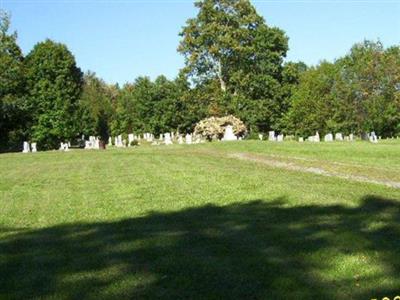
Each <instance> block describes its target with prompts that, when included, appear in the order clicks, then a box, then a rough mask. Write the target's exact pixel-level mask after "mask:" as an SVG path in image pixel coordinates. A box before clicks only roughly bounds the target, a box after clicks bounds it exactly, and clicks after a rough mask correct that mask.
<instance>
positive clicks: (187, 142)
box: [185, 133, 192, 145]
mask: <svg viewBox="0 0 400 300" xmlns="http://www.w3.org/2000/svg"><path fill="white" fill-rule="evenodd" d="M185 142H186V144H188V145H190V144H192V135H191V134H189V133H188V134H186V137H185Z"/></svg>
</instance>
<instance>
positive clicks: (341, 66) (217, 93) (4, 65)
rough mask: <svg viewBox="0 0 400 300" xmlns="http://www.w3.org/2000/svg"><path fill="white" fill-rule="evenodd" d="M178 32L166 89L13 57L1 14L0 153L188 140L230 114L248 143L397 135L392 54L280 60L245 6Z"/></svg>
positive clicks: (232, 3)
mask: <svg viewBox="0 0 400 300" xmlns="http://www.w3.org/2000/svg"><path fill="white" fill-rule="evenodd" d="M195 5H196V7H197V9H198V14H197V16H196V17H194V18H192V19H189V20H187V22H186V24H185V25H184V26H183V28H182V31H181V32H180V36H181V41H180V44H179V45H178V49H177V51H178V52H179V53H181V54H182V55H183V56H184V57H185V66H184V67H183V68H182V69H181V70H180V71H179V75H178V76H177V77H176V78H175V79H174V80H169V79H167V78H166V77H165V76H159V77H158V78H156V79H155V80H150V79H149V78H148V77H139V78H137V79H136V80H135V81H134V82H132V83H126V84H125V85H123V86H119V85H118V84H107V83H105V82H104V81H103V80H102V79H101V78H98V77H97V76H96V74H95V73H93V72H87V73H85V74H83V73H82V71H81V70H80V68H79V67H78V66H77V65H76V62H75V58H74V56H73V54H72V53H71V52H70V51H69V50H68V48H67V46H66V45H63V44H61V43H57V42H55V41H52V40H45V41H43V42H39V43H37V44H36V45H35V46H34V47H33V49H32V50H31V51H30V52H29V53H28V54H27V55H26V56H24V55H23V54H22V51H21V49H20V47H19V46H18V44H17V34H16V33H15V32H10V29H9V27H10V18H9V15H8V14H7V13H5V12H4V11H3V12H1V15H0V132H1V134H0V149H1V151H11V150H18V149H19V148H20V147H21V145H22V141H24V140H28V141H34V142H37V143H38V147H39V149H54V148H57V147H58V145H59V143H60V142H64V141H77V140H78V139H79V138H80V137H81V136H82V134H84V135H86V136H88V135H96V136H100V137H101V138H102V139H103V140H106V139H107V138H108V136H111V135H112V136H115V135H118V134H122V133H131V132H132V133H136V134H140V133H144V132H151V133H154V134H156V135H157V134H160V133H164V132H169V131H179V132H181V133H185V132H191V131H192V130H193V128H194V126H195V124H196V123H197V122H198V121H200V120H202V119H204V118H206V117H209V116H225V115H229V114H232V115H235V116H236V117H238V118H240V119H241V120H242V121H243V122H244V123H245V124H246V126H247V127H248V131H249V137H250V138H251V137H255V136H257V135H258V133H265V132H267V131H269V130H275V131H278V132H282V133H285V134H291V135H299V136H300V135H303V136H305V135H311V134H314V133H315V131H319V132H320V133H321V134H323V133H327V132H343V133H346V134H348V133H355V134H361V133H363V132H368V131H372V130H374V131H376V132H377V133H378V134H379V135H381V136H394V135H398V134H400V47H399V46H392V47H390V48H384V47H383V45H382V44H381V43H380V42H371V41H364V42H363V43H359V44H355V45H354V46H353V47H352V48H351V50H350V51H349V53H348V54H347V55H345V56H344V57H342V58H339V59H337V60H335V61H334V62H326V61H323V62H321V63H319V64H318V65H316V66H312V67H308V66H307V65H305V64H304V63H302V62H296V63H295V62H285V57H286V53H287V51H288V37H287V36H286V35H285V33H284V32H283V31H282V30H281V29H279V28H276V27H271V26H268V25H267V24H266V22H265V20H264V18H263V17H261V16H260V15H259V14H258V13H257V11H256V10H255V8H254V7H253V6H252V4H251V3H250V1H248V0H202V1H197V2H195Z"/></svg>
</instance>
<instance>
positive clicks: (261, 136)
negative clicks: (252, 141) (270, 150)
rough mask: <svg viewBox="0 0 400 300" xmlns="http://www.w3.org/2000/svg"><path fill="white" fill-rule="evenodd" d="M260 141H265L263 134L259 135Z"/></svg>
mask: <svg viewBox="0 0 400 300" xmlns="http://www.w3.org/2000/svg"><path fill="white" fill-rule="evenodd" d="M258 139H259V140H260V141H262V140H263V135H262V134H261V133H259V134H258Z"/></svg>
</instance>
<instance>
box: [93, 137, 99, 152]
mask: <svg viewBox="0 0 400 300" xmlns="http://www.w3.org/2000/svg"><path fill="white" fill-rule="evenodd" d="M92 147H93V149H96V150H99V149H100V140H99V138H95V139H94V142H93V144H92Z"/></svg>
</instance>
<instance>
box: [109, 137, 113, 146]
mask: <svg viewBox="0 0 400 300" xmlns="http://www.w3.org/2000/svg"><path fill="white" fill-rule="evenodd" d="M108 146H112V138H111V136H110V137H109V138H108Z"/></svg>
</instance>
